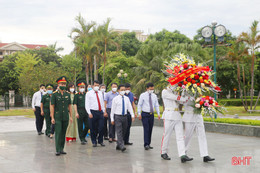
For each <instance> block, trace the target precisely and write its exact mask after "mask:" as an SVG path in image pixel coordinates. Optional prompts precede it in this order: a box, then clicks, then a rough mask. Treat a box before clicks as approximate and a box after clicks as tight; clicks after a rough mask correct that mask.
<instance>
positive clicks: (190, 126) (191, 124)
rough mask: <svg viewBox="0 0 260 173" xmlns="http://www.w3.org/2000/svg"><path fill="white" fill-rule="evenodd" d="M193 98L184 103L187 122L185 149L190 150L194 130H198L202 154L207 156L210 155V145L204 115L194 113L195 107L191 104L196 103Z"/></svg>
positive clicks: (184, 119)
mask: <svg viewBox="0 0 260 173" xmlns="http://www.w3.org/2000/svg"><path fill="white" fill-rule="evenodd" d="M193 100H194V98H191V99H190V100H188V101H187V102H186V103H184V109H185V112H184V115H183V118H182V121H183V122H184V123H185V131H184V141H185V151H186V152H187V151H188V149H189V147H190V143H191V139H192V136H193V133H194V131H196V133H197V136H198V141H199V149H200V156H201V157H205V156H208V145H207V138H206V133H205V128H204V123H203V117H202V115H201V114H193V110H194V108H193V107H192V106H191V105H192V104H194V102H193Z"/></svg>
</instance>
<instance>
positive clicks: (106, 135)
mask: <svg viewBox="0 0 260 173" xmlns="http://www.w3.org/2000/svg"><path fill="white" fill-rule="evenodd" d="M107 122H108V117H104V137H105V138H106V137H108V129H107Z"/></svg>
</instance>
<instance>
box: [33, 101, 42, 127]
mask: <svg viewBox="0 0 260 173" xmlns="http://www.w3.org/2000/svg"><path fill="white" fill-rule="evenodd" d="M34 114H35V124H36V130H37V132H42V127H43V122H44V116H42V115H41V108H40V107H38V106H35V112H34Z"/></svg>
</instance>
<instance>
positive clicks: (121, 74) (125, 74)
mask: <svg viewBox="0 0 260 173" xmlns="http://www.w3.org/2000/svg"><path fill="white" fill-rule="evenodd" d="M127 76H128V74H127V73H124V70H122V69H121V70H120V71H119V73H118V74H117V77H118V78H119V79H120V81H121V84H123V82H124V81H125V79H126V78H127Z"/></svg>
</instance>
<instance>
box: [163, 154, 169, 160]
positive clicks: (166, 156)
mask: <svg viewBox="0 0 260 173" xmlns="http://www.w3.org/2000/svg"><path fill="white" fill-rule="evenodd" d="M161 157H162V158H163V159H164V160H171V158H170V157H169V156H168V154H167V153H165V154H161Z"/></svg>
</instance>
